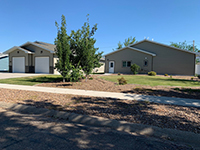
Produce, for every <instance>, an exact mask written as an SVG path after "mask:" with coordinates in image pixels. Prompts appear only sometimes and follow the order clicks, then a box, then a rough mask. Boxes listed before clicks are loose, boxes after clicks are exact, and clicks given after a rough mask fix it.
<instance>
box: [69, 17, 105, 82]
mask: <svg viewBox="0 0 200 150" xmlns="http://www.w3.org/2000/svg"><path fill="white" fill-rule="evenodd" d="M87 17H88V16H87ZM96 30H97V24H95V25H94V26H93V27H92V29H91V30H90V25H89V18H87V22H85V23H84V25H83V26H82V28H81V29H79V30H77V31H72V32H71V35H70V36H71V42H70V48H71V50H72V54H71V60H72V62H73V64H74V65H75V66H77V65H78V64H79V65H80V66H81V68H82V70H83V71H84V73H85V74H86V81H87V76H88V75H89V74H90V73H91V72H92V69H94V68H95V67H100V66H101V64H100V63H99V61H100V59H101V57H102V53H103V52H101V53H99V52H98V53H97V51H98V48H95V47H94V44H95V43H96V39H94V37H93V36H94V34H95V32H96Z"/></svg>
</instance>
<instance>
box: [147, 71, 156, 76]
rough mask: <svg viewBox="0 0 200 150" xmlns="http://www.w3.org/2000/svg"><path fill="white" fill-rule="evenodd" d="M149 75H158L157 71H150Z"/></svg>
mask: <svg viewBox="0 0 200 150" xmlns="http://www.w3.org/2000/svg"><path fill="white" fill-rule="evenodd" d="M148 75H149V76H156V72H155V71H150V72H148Z"/></svg>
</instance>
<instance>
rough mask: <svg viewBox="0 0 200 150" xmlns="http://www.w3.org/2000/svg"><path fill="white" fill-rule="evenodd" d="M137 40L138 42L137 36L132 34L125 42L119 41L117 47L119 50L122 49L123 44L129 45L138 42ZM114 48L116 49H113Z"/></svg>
mask: <svg viewBox="0 0 200 150" xmlns="http://www.w3.org/2000/svg"><path fill="white" fill-rule="evenodd" d="M136 42H137V41H136V39H135V37H132V36H131V37H129V38H127V39H125V41H124V43H123V44H122V43H121V42H120V41H119V43H118V47H117V48H116V49H117V50H118V49H121V48H122V47H123V46H129V45H131V44H134V43H136ZM113 50H114V49H113Z"/></svg>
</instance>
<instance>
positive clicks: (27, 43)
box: [21, 42, 55, 54]
mask: <svg viewBox="0 0 200 150" xmlns="http://www.w3.org/2000/svg"><path fill="white" fill-rule="evenodd" d="M29 44H32V45H34V46H36V47H39V48H42V49H44V50H46V51H49V52H50V53H52V54H54V53H55V52H54V51H52V50H50V49H47V48H44V47H42V46H39V45H37V44H34V43H33V42H26V43H25V44H23V45H21V46H25V45H29Z"/></svg>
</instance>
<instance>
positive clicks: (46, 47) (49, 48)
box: [20, 41, 56, 53]
mask: <svg viewBox="0 0 200 150" xmlns="http://www.w3.org/2000/svg"><path fill="white" fill-rule="evenodd" d="M29 44H31V45H34V46H36V47H39V48H42V49H44V50H47V51H49V52H50V53H55V52H54V49H55V48H56V45H53V44H50V43H45V42H39V41H35V42H26V43H25V44H23V45H21V46H20V47H24V46H26V45H29Z"/></svg>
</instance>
